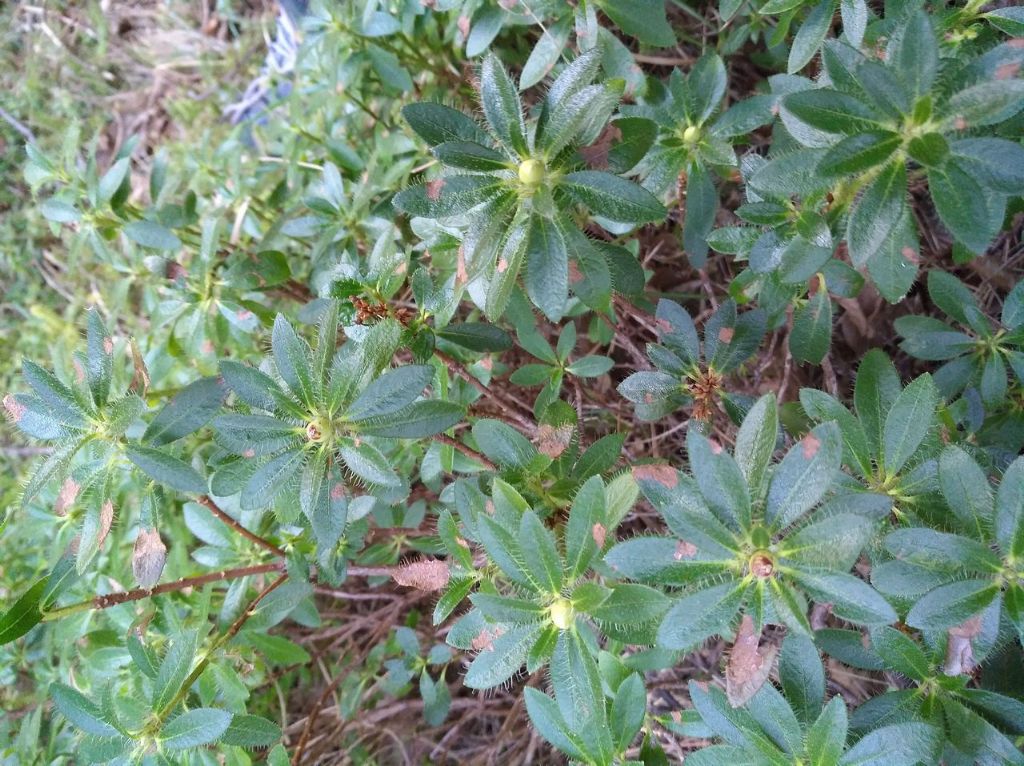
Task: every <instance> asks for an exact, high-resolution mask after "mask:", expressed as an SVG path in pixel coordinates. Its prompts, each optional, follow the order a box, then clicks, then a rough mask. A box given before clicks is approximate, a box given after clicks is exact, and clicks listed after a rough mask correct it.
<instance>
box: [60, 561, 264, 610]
mask: <svg viewBox="0 0 1024 766" xmlns="http://www.w3.org/2000/svg"><path fill="white" fill-rule="evenodd" d="M283 568H284V564H283V563H281V562H275V563H273V564H256V565H255V566H248V567H235V568H234V569H223V570H221V571H219V572H210V573H208V574H204V575H198V576H196V577H183V578H182V579H180V580H175V581H174V582H165V583H161V584H160V585H157V586H154V587H152V588H136V589H135V590H125V591H120V592H118V593H108V594H107V595H105V596H94V597H93V598H90V599H88V600H87V601H79V602H78V603H75V604H69V605H68V606H62V607H60V608H59V609H53V610H50V611H49V612H46V614H44V615H43V620H47V621H48V620H56V619H58V618H60V617H64V616H65V615H68V614H73V613H75V612H84V611H85V610H87V609H109V608H110V607H112V606H117V605H118V604H125V603H128V602H129V601H140V600H141V599H144V598H149V597H150V596H158V595H160V594H161V593H171V592H173V591H179V590H185V589H186V588H195V587H199V586H201V585H206V584H207V583H211V582H219V581H221V580H234V579H237V578H239V577H247V576H249V575H256V574H266V573H267V572H280V571H281V570H282V569H283Z"/></svg>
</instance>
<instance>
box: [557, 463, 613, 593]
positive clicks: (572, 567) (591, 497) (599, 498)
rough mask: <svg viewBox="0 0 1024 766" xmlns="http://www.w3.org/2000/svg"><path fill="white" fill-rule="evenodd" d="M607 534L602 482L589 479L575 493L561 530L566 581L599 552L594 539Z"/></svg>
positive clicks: (584, 568) (596, 478)
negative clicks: (562, 533) (566, 519)
mask: <svg viewBox="0 0 1024 766" xmlns="http://www.w3.org/2000/svg"><path fill="white" fill-rule="evenodd" d="M606 532H607V510H606V507H605V497H604V482H602V481H601V478H600V477H599V476H591V477H590V478H589V479H587V481H586V482H584V484H583V486H582V487H580V489H579V491H578V492H577V493H576V497H575V499H574V500H573V503H572V507H571V508H570V509H569V520H568V523H567V524H566V527H565V558H566V564H567V567H566V568H567V575H568V576H567V579H569V580H575V579H576V578H578V577H580V576H581V575H582V574H583V573H584V572H586V571H587V568H588V567H589V566H590V562H591V560H592V559H593V558H594V556H595V555H596V554H597V553H598V551H599V546H598V544H597V539H596V538H600V537H603V536H604V534H605V533H606Z"/></svg>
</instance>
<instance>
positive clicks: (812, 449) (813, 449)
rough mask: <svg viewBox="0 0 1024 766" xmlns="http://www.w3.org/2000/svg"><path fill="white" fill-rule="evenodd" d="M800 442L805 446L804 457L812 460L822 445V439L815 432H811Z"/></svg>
mask: <svg viewBox="0 0 1024 766" xmlns="http://www.w3.org/2000/svg"><path fill="white" fill-rule="evenodd" d="M800 444H801V445H802V446H803V451H804V459H805V460H810V459H811V458H812V457H814V456H815V455H817V454H818V448H819V447H821V439H819V438H818V437H817V436H815V435H814V434H812V433H809V434H807V435H806V436H805V437H804V438H803V439H801V440H800Z"/></svg>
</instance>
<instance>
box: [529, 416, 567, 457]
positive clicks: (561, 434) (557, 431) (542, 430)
mask: <svg viewBox="0 0 1024 766" xmlns="http://www.w3.org/2000/svg"><path fill="white" fill-rule="evenodd" d="M571 441H572V426H571V425H569V424H568V423H564V424H562V425H560V426H553V425H550V424H548V423H542V424H541V425H540V427H539V428H538V429H537V449H538V450H540V451H541V453H542V454H544V455H547V456H548V457H549V458H551V459H552V460H554V459H555V458H557V457H558V456H559V455H561V454H562V453H563V452H565V449H566V447H568V446H569V442H571Z"/></svg>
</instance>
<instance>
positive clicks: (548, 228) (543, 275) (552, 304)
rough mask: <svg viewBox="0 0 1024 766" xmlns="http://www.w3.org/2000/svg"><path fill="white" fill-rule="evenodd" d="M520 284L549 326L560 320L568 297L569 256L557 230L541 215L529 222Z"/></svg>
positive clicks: (535, 216)
mask: <svg viewBox="0 0 1024 766" xmlns="http://www.w3.org/2000/svg"><path fill="white" fill-rule="evenodd" d="M523 281H524V283H525V286H526V294H527V295H529V296H530V300H531V301H533V304H534V305H535V306H536V307H537V308H539V309H540V310H541V311H543V312H544V315H545V316H546V317H547V318H548V319H550V320H551V321H552V322H558V321H559V320H561V318H562V314H563V313H564V312H565V302H566V300H567V299H568V296H569V254H568V252H567V251H566V248H565V241H564V240H563V239H562V235H561V234H560V233H559V231H558V227H557V226H556V225H555V224H554V222H552V221H551V220H549V219H547V218H545V217H544V216H541V215H534V216H531V218H530V233H529V235H528V237H527V240H526V277H525V279H524V280H523Z"/></svg>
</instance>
